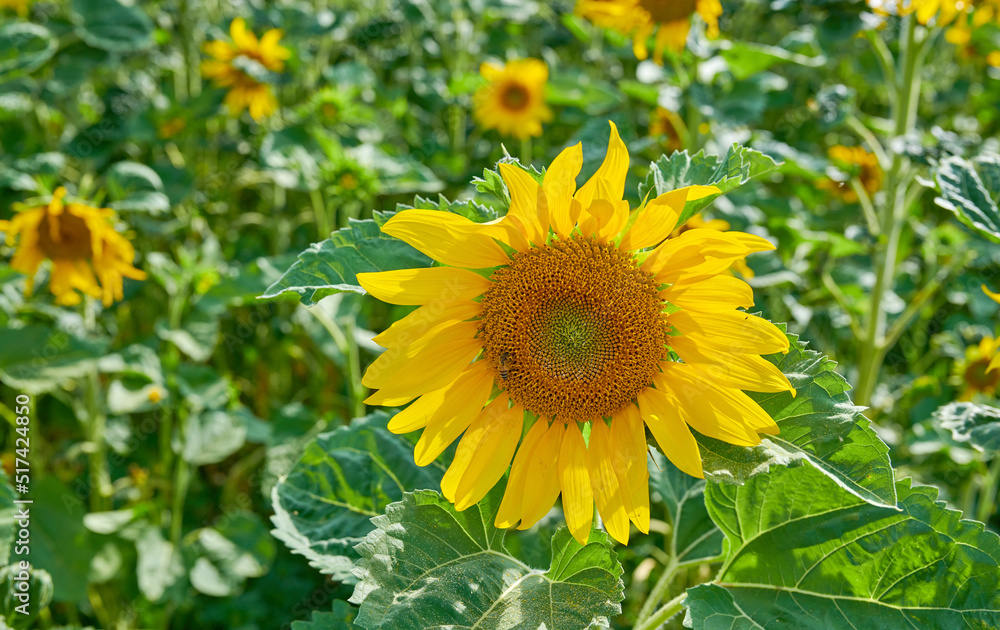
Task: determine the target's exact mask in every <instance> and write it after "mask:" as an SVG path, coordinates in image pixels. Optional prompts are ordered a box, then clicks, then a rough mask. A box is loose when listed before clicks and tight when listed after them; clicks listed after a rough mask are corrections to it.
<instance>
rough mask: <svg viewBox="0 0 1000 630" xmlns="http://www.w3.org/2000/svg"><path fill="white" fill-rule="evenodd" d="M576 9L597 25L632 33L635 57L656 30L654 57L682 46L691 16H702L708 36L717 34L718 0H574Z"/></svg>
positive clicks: (641, 53)
mask: <svg viewBox="0 0 1000 630" xmlns="http://www.w3.org/2000/svg"><path fill="white" fill-rule="evenodd" d="M576 12H577V13H579V14H580V15H582V16H583V17H585V18H587V19H588V20H590V21H592V22H593V23H594V24H597V25H598V26H602V27H604V28H610V29H612V30H615V31H618V32H619V33H622V34H624V35H630V36H631V37H632V50H633V51H634V52H635V56H636V58H637V59H646V58H647V57H649V49H648V48H647V46H646V40H648V39H649V37H650V36H651V35H652V34H653V32H654V31H655V32H656V43H655V45H654V47H653V58H654V59H655V60H656V63H661V62H662V61H663V50H664V49H665V48H669V49H670V50H672V51H674V52H681V51H682V50H684V45H685V44H686V43H687V36H688V32H689V31H690V30H691V18H692V17H693V16H694V15H695V13H697V14H698V15H700V16H701V18H702V19H703V20H705V24H706V26H707V28H708V35H709V37H715V36H717V35H718V34H719V16H720V15H722V4H720V2H719V0H577V3H576Z"/></svg>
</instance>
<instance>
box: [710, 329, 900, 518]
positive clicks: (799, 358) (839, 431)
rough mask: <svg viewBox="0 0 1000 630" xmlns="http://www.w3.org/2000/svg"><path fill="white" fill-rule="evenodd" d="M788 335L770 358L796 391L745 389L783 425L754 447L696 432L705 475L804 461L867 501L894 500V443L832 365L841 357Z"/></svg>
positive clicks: (747, 472)
mask: <svg viewBox="0 0 1000 630" xmlns="http://www.w3.org/2000/svg"><path fill="white" fill-rule="evenodd" d="M781 328H782V329H784V326H783V325H782V326H781ZM786 334H787V333H786ZM788 339H789V342H790V344H791V349H790V350H789V352H788V354H784V355H783V354H773V355H770V356H767V357H765V358H766V359H767V360H769V361H770V362H771V363H773V364H775V365H776V366H778V369H780V370H781V371H782V372H783V373H784V374H785V375H786V376H787V377H788V379H789V380H790V381H791V383H792V386H793V387H795V389H796V391H797V394H796V396H795V397H792V395H791V393H790V392H781V393H777V394H761V393H752V392H748V395H749V396H750V397H751V398H753V399H754V400H756V401H757V403H758V404H759V405H760V406H761V408H762V409H763V410H764V411H765V412H767V413H768V414H769V415H770V416H771V417H772V418H773V419H774V421H775V422H776V423H777V425H778V427H779V428H780V429H781V432H780V433H779V434H778V435H773V436H772V435H769V436H766V437H764V439H763V441H762V443H761V444H760V445H759V446H755V447H750V448H747V447H742V446H733V445H732V444H727V443H725V442H721V441H719V440H714V439H712V438H709V437H705V436H702V435H699V436H697V437H698V443H699V446H700V447H701V455H702V460H703V463H704V467H705V477H706V478H707V479H711V480H714V481H724V482H729V483H743V482H745V481H746V480H747V479H749V478H750V477H753V476H754V475H758V474H760V473H763V472H766V471H767V470H768V469H769V468H770V467H771V466H773V465H775V464H778V465H787V464H789V463H790V462H793V461H798V460H801V461H805V462H808V463H809V464H811V465H812V466H814V467H815V468H816V469H817V470H820V471H821V472H822V473H823V474H825V475H827V476H828V477H829V478H830V479H832V480H834V481H835V482H836V483H837V484H838V485H840V486H841V487H843V488H845V489H846V490H847V491H849V492H851V493H853V494H855V495H857V496H858V497H860V498H861V499H863V500H865V501H868V502H869V503H872V504H874V505H882V506H894V505H895V504H896V494H895V486H894V484H893V471H892V465H891V464H890V462H889V449H888V447H887V446H886V445H885V443H884V442H882V440H880V439H879V437H878V435H877V434H876V433H875V431H874V430H873V429H872V428H871V422H870V421H869V420H868V419H867V418H865V417H864V416H863V415H861V412H862V411H863V410H864V408H863V407H857V406H855V405H854V404H853V403H852V402H851V399H850V397H849V396H848V395H847V391H848V389H850V385H848V384H847V381H846V380H844V377H843V376H841V375H840V374H837V373H836V372H835V371H834V367H836V363H834V362H833V361H831V360H829V359H828V358H826V357H825V356H823V355H821V354H820V353H818V352H814V351H812V350H809V349H808V348H806V345H805V344H804V343H802V342H800V341H799V338H798V336H797V335H792V334H788Z"/></svg>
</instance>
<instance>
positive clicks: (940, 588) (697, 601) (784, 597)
mask: <svg viewBox="0 0 1000 630" xmlns="http://www.w3.org/2000/svg"><path fill="white" fill-rule="evenodd" d="M897 492H898V495H899V509H894V508H886V507H879V506H875V505H871V504H869V503H865V502H864V501H862V500H861V499H859V498H858V497H856V496H855V495H853V494H851V493H849V492H846V491H845V490H844V489H843V488H840V487H838V486H837V485H836V484H834V483H833V482H832V481H830V479H829V478H828V477H826V476H824V475H822V474H821V473H820V472H819V471H817V470H815V469H813V468H811V467H809V466H800V467H797V468H774V469H772V471H771V473H770V474H769V475H766V476H763V475H762V476H760V477H756V478H755V479H753V480H751V481H750V482H748V483H747V484H746V485H744V486H733V485H729V484H714V483H713V484H709V486H708V490H707V493H706V502H707V504H708V509H709V512H710V513H711V515H712V519H713V520H714V521H715V522H716V524H718V526H719V527H721V528H722V530H723V531H724V532H725V534H726V539H727V541H728V547H729V554H728V557H727V559H726V561H725V562H724V564H723V567H722V569H721V570H720V572H719V575H718V577H717V578H716V580H715V582H716V583H715V584H710V585H701V586H698V587H695V588H693V589H690V590H689V591H688V597H687V601H686V605H687V606H688V607H689V608H690V616H691V619H692V621H693V622H694V626H693V627H694V628H695V630H715V629H720V630H721V629H723V628H724V629H726V630H730V629H737V628H747V629H750V628H767V629H768V630H783V629H788V630H792V629H794V630H803V629H816V630H820V629H822V630H838V629H841V628H843V629H845V630H847V629H852V630H857V628H865V629H866V630H882V629H884V630H898V629H900V628H983V629H985V628H995V627H998V625H1000V590H998V589H997V584H998V583H1000V538H998V537H997V535H996V534H994V533H992V532H989V531H986V530H984V527H983V525H982V523H977V522H975V521H965V520H961V514H960V513H959V512H956V511H954V510H950V509H947V508H946V507H945V505H944V504H943V503H942V502H939V501H935V499H936V498H937V490H935V489H933V488H929V487H911V486H910V482H909V480H904V481H901V482H899V483H898V484H897Z"/></svg>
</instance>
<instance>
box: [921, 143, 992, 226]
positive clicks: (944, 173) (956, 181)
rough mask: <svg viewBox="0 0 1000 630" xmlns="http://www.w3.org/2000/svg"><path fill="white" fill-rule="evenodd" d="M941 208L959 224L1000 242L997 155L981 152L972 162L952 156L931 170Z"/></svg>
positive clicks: (937, 200)
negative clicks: (933, 171) (938, 189)
mask: <svg viewBox="0 0 1000 630" xmlns="http://www.w3.org/2000/svg"><path fill="white" fill-rule="evenodd" d="M934 174H935V178H936V179H937V183H938V186H939V187H940V188H941V196H940V197H938V198H937V199H935V201H936V202H937V204H938V205H939V206H941V207H942V208H947V209H948V210H951V211H952V212H954V213H955V215H956V216H958V218H959V220H961V221H962V223H965V224H966V225H968V226H969V227H971V228H973V229H975V230H978V231H979V232H980V233H981V234H984V235H986V236H988V237H989V238H992V239H993V240H995V241H1000V208H998V207H997V203H998V200H1000V155H997V154H995V153H985V154H983V155H980V156H978V157H976V158H974V159H972V160H966V159H964V158H961V157H958V156H952V157H948V158H945V159H943V160H941V163H940V164H939V165H938V167H937V168H936V169H935V173H934Z"/></svg>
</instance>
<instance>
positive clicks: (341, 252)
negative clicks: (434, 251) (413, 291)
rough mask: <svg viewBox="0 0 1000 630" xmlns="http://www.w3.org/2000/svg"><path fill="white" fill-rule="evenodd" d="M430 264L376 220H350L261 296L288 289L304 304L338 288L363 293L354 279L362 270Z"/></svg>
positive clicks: (265, 296)
mask: <svg viewBox="0 0 1000 630" xmlns="http://www.w3.org/2000/svg"><path fill="white" fill-rule="evenodd" d="M430 264H431V260H430V258H428V257H427V256H425V255H423V254H421V253H420V252H418V251H417V250H415V249H413V248H412V247H410V246H409V245H407V244H406V243H404V242H403V241H401V240H399V239H396V238H393V237H391V236H389V235H388V234H384V233H383V232H382V230H381V229H380V228H379V226H378V224H377V223H376V222H375V221H373V220H364V221H356V220H354V219H351V221H350V225H349V226H348V227H346V228H343V229H341V230H337V231H336V232H334V233H333V234H332V235H331V236H330V238H328V239H326V240H325V241H323V242H322V243H314V244H313V245H312V246H310V247H309V249H307V250H305V251H304V252H302V253H301V254H299V259H298V261H297V262H296V263H295V264H294V265H292V266H291V267H290V268H289V269H288V271H286V272H285V273H284V275H282V276H281V278H279V279H278V281H277V282H275V283H274V284H272V285H271V286H270V287H268V289H267V291H265V292H264V294H263V295H262V296H261V297H262V298H264V299H269V298H275V297H277V296H279V295H281V294H282V293H286V292H289V291H291V292H295V293H298V294H299V296H300V298H301V300H302V302H303V303H305V304H307V305H311V304H314V303H316V302H318V301H319V300H320V299H322V298H324V297H326V296H328V295H333V294H334V293H339V292H341V291H354V292H355V293H364V292H365V290H364V289H362V288H361V285H359V284H358V280H357V274H359V273H361V272H369V271H389V270H393V269H407V268H411V267H427V266H429V265H430Z"/></svg>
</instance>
